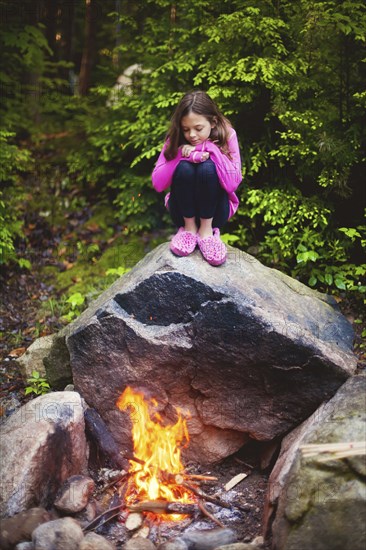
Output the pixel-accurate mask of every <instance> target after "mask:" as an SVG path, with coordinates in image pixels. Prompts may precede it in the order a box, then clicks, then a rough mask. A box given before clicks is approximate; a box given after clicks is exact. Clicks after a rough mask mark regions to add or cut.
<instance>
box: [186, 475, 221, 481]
mask: <svg viewBox="0 0 366 550" xmlns="http://www.w3.org/2000/svg"><path fill="white" fill-rule="evenodd" d="M183 477H185V478H187V479H199V480H202V481H218V479H219V478H218V477H215V476H201V475H198V474H197V475H196V474H188V475H184V474H183Z"/></svg>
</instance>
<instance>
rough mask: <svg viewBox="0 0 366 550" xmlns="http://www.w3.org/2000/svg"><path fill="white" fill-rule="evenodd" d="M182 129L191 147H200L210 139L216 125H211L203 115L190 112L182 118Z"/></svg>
mask: <svg viewBox="0 0 366 550" xmlns="http://www.w3.org/2000/svg"><path fill="white" fill-rule="evenodd" d="M180 125H181V128H182V132H183V135H184V137H185V139H186V140H187V141H188V143H190V144H191V145H198V144H199V143H202V142H203V141H206V139H208V138H209V136H210V133H211V130H212V128H213V127H214V126H215V124H211V122H209V121H208V120H207V118H206V117H205V116H203V115H198V114H197V113H193V112H190V113H189V114H188V115H186V116H184V117H182V120H181V123H180Z"/></svg>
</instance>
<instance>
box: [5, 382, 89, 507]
mask: <svg viewBox="0 0 366 550" xmlns="http://www.w3.org/2000/svg"><path fill="white" fill-rule="evenodd" d="M0 463H1V468H2V475H1V479H0V512H1V515H2V516H12V515H14V514H17V513H18V512H21V511H23V510H26V509H28V508H29V507H32V506H38V505H41V506H45V507H47V506H49V505H50V504H52V503H53V500H54V498H55V495H56V493H57V491H58V489H59V488H60V486H61V485H62V483H63V482H64V481H65V479H67V478H68V477H70V476H71V475H73V474H79V473H84V472H85V471H86V470H87V443H86V437H85V425H84V411H83V403H82V400H81V397H80V395H79V394H78V393H75V392H55V393H49V394H46V395H42V396H40V397H37V398H35V399H33V400H31V401H29V402H28V403H26V404H25V405H23V406H22V407H21V408H20V409H19V410H18V411H17V412H15V413H14V414H13V415H12V416H10V417H9V418H8V419H7V420H6V422H4V423H3V424H2V425H1V426H0Z"/></svg>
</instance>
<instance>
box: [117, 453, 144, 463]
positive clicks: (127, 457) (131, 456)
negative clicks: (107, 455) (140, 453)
mask: <svg viewBox="0 0 366 550" xmlns="http://www.w3.org/2000/svg"><path fill="white" fill-rule="evenodd" d="M119 454H120V455H122V456H123V458H126V459H127V460H132V461H133V462H137V463H138V464H141V465H142V466H143V465H144V464H145V460H141V458H137V456H135V455H133V454H131V453H119Z"/></svg>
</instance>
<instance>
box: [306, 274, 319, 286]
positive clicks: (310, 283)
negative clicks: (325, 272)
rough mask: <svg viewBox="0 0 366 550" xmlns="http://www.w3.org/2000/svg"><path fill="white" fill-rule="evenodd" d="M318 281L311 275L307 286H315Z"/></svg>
mask: <svg viewBox="0 0 366 550" xmlns="http://www.w3.org/2000/svg"><path fill="white" fill-rule="evenodd" d="M317 281H318V279H317V278H316V277H315V275H312V276H311V277H310V279H309V281H308V284H309V286H315V285H316V283H317Z"/></svg>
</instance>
